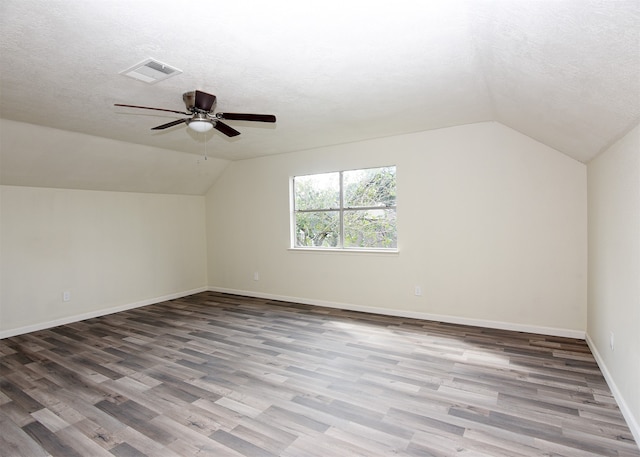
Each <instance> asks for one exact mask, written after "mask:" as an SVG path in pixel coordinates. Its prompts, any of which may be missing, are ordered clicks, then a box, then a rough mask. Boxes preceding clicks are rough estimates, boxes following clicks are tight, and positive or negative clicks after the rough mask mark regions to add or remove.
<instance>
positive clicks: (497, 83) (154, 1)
mask: <svg viewBox="0 0 640 457" xmlns="http://www.w3.org/2000/svg"><path fill="white" fill-rule="evenodd" d="M0 34H1V35H0V39H1V41H0V45H1V53H0V82H1V86H0V110H1V111H0V116H1V117H2V118H4V119H9V120H14V121H20V122H26V123H31V124H37V125H41V126H46V127H53V128H56V129H62V130H67V131H72V132H80V133H85V134H88V135H92V136H96V137H104V138H110V139H115V140H119V141H123V142H126V143H136V144H139V145H146V146H152V147H155V148H163V149H165V150H167V151H166V152H165V153H163V155H161V157H158V158H157V159H156V160H155V161H154V166H155V167H159V168H163V167H165V168H166V171H167V172H169V173H170V170H171V167H175V162H176V157H178V156H187V157H192V156H193V155H201V154H202V152H203V149H204V146H205V141H204V140H205V139H206V147H207V151H208V154H209V155H210V156H211V157H215V158H219V159H226V160H238V159H247V158H252V157H258V156H262V155H268V154H276V153H282V152H289V151H296V150H303V149H310V148H316V147H321V146H326V145H331V144H338V143H346V142H353V141H360V140H365V139H371V138H378V137H385V136H391V135H398V134H403V133H410V132H416V131H423V130H430V129H437V128H442V127H448V126H454V125H461V124H467V123H474V122H481V121H489V120H493V121H498V122H501V123H503V124H505V125H507V126H509V127H511V128H513V129H515V130H518V131H520V132H522V133H524V134H526V135H528V136H530V137H533V138H534V139H536V140H538V141H540V142H542V143H545V144H547V145H548V146H551V147H553V148H555V149H557V150H558V151H560V152H562V153H565V154H567V155H568V156H570V157H573V158H575V159H576V160H579V161H582V162H587V161H589V160H590V159H591V158H593V157H594V156H596V155H597V154H598V153H599V152H600V151H602V150H603V149H605V148H607V147H608V146H610V145H611V144H612V143H613V142H615V141H616V140H617V139H618V138H620V137H621V136H623V135H624V134H625V133H626V132H627V131H629V130H630V129H631V128H632V127H633V126H635V125H637V124H638V122H640V2H639V1H637V0H631V1H625V0H592V1H590V0H556V1H546V0H467V1H464V0H447V1H404V0H398V1H394V2H390V1H388V0H386V1H377V0H369V1H364V0H363V1H344V0H343V1H334V0H325V1H322V2H319V1H317V2H304V1H301V2H295V1H290V0H270V1H264V0H245V1H230V2H216V1H201V0H200V1H196V0H181V1H161V0H149V1H147V0H136V1H131V0H102V1H86V0H3V1H2V2H0ZM148 57H152V58H155V59H157V60H159V61H162V62H164V63H167V64H169V65H172V66H175V67H177V68H179V69H180V70H182V73H181V74H179V75H178V76H175V77H172V78H170V79H166V80H164V81H160V82H158V83H156V84H152V85H150V84H146V83H144V82H140V81H137V80H134V79H132V78H129V77H126V76H123V75H121V74H120V72H121V71H123V70H125V69H127V68H129V67H131V66H132V65H134V64H136V63H138V62H140V61H142V60H144V59H146V58H148ZM194 89H199V90H202V91H205V92H209V93H212V94H215V95H217V97H218V110H219V111H231V112H256V113H272V114H276V115H277V117H278V122H277V123H276V124H275V125H271V124H258V123H250V122H244V121H229V122H228V124H230V125H232V126H233V127H234V128H236V129H237V130H239V131H240V132H241V133H242V134H241V135H240V136H238V137H235V138H231V139H230V138H227V137H225V136H224V135H221V134H220V133H219V132H217V131H215V130H214V131H211V132H209V133H207V134H206V135H203V134H196V133H194V132H191V131H190V130H189V129H187V128H186V127H185V126H184V125H181V126H177V127H174V128H170V129H167V130H162V131H152V130H150V128H151V127H154V126H156V125H158V124H163V123H165V122H169V121H171V120H173V119H178V118H180V117H181V116H180V115H175V114H172V113H167V112H156V111H146V110H133V109H127V108H117V107H114V104H115V103H125V104H133V105H144V106H153V107H160V108H167V109H173V110H184V104H183V102H182V93H183V92H186V91H190V90H194ZM0 141H2V140H1V139H0ZM0 145H1V144H0ZM14 149H15V148H8V147H6V145H4V146H2V148H1V153H2V160H3V163H4V164H9V165H11V167H13V166H16V167H18V166H20V165H19V164H20V163H22V162H20V161H19V160H12V155H14V154H21V153H24V151H16V150H14ZM67 149H68V148H67ZM65 154H73V151H62V150H61V151H57V153H56V154H55V155H53V156H47V159H46V160H47V161H49V162H50V163H49V165H53V163H52V162H51V161H53V162H55V161H56V160H61V161H65V160H67V161H68V162H69V163H72V162H73V161H72V160H70V157H72V156H69V157H66V158H65V156H64V155H65ZM165 156H166V157H165ZM141 157H143V159H141V160H140V161H139V162H133V164H134V166H140V167H144V166H145V161H146V160H148V155H147V154H146V153H145V154H142V155H141ZM96 160H100V161H101V167H104V168H105V169H109V167H113V172H114V173H118V172H119V170H120V171H121V170H122V165H123V164H122V158H121V156H120V155H118V153H114V154H113V156H112V157H111V156H109V155H108V154H104V155H101V156H100V157H99V158H96ZM119 161H120V162H119ZM43 165H44V167H45V168H46V166H47V162H45V163H44V164H43ZM7 166H8V165H7ZM7 166H5V167H4V168H5V170H3V173H2V178H3V181H4V182H5V183H9V184H15V183H16V182H14V181H15V180H16V178H15V176H17V175H19V174H20V173H26V172H25V171H24V170H15V169H12V168H11V167H9V168H11V169H7ZM128 166H129V165H127V167H128ZM30 173H37V171H31V172H30ZM27 174H28V173H27ZM18 181H19V180H18ZM18 184H19V182H18ZM198 192H199V191H198Z"/></svg>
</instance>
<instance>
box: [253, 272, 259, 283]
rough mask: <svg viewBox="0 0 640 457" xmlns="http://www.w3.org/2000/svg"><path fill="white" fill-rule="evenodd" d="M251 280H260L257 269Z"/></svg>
mask: <svg viewBox="0 0 640 457" xmlns="http://www.w3.org/2000/svg"><path fill="white" fill-rule="evenodd" d="M253 280H254V281H260V273H258V272H257V271H256V272H255V273H253Z"/></svg>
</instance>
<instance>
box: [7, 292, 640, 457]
mask: <svg viewBox="0 0 640 457" xmlns="http://www.w3.org/2000/svg"><path fill="white" fill-rule="evenodd" d="M0 369H1V372H0V388H1V391H0V429H1V432H2V433H1V434H0V455H2V456H19V455H20V456H30V457H31V456H34V457H35V456H49V455H52V456H65V457H67V456H103V455H109V456H114V455H115V456H122V457H124V456H144V455H146V456H235V457H238V456H245V457H246V456H287V457H299V456H310V457H327V456H338V457H346V456H414V457H418V456H451V455H460V456H503V457H518V456H624V457H630V456H640V450H639V449H638V446H637V445H636V443H635V442H634V441H633V437H632V435H631V433H630V431H629V428H628V427H627V425H626V424H625V421H624V419H623V417H622V415H621V413H620V411H619V409H618V407H617V405H616V403H615V401H614V399H613V397H612V395H611V392H610V391H609V388H608V387H607V385H606V383H605V380H604V378H603V376H602V374H601V372H600V371H599V369H598V366H597V365H596V363H595V361H594V358H593V356H592V355H591V353H590V352H589V349H588V347H587V345H586V344H585V342H584V341H581V340H574V339H568V338H556V337H545V336H540V335H533V334H526V333H517V332H508V331H500V330H489V329H482V328H475V327H466V326H460V325H451V324H443V323H436V322H428V321H421V320H414V319H405V318H397V317H388V316H379V315H371V314H364V313H356V312H350V311H342V310H334V309H326V308H320V307H313V306H306V305H299V304H293V303H283V302H276V301H271V300H266V299H265V300H263V299H255V298H247V297H238V296H233V295H225V294H219V293H214V292H205V293H201V294H196V295H192V296H190V297H186V298H183V299H179V300H173V301H169V302H165V303H160V304H157V305H151V306H146V307H143V308H138V309H134V310H130V311H125V312H120V313H117V314H112V315H109V316H104V317H100V318H95V319H90V320H86V321H83V322H78V323H73V324H69V325H63V326H60V327H56V328H51V329H47V330H42V331H38V332H33V333H29V334H25V335H20V336H16V337H12V338H7V339H4V340H2V341H0Z"/></svg>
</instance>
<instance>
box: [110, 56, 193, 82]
mask: <svg viewBox="0 0 640 457" xmlns="http://www.w3.org/2000/svg"><path fill="white" fill-rule="evenodd" d="M180 73H182V70H178V69H177V68H175V67H172V66H171V65H167V64H166V63H162V62H158V61H157V60H155V59H146V60H143V61H142V62H140V63H137V64H135V65H134V66H133V67H131V68H127V69H126V70H124V71H121V72H120V74H121V75H125V76H129V77H130V78H134V79H137V80H138V81H143V82H145V83H147V84H155V83H157V82H158V81H162V80H163V79H167V78H170V77H172V76H176V75H179V74H180Z"/></svg>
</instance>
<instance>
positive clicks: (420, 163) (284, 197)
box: [207, 122, 587, 337]
mask: <svg viewBox="0 0 640 457" xmlns="http://www.w3.org/2000/svg"><path fill="white" fill-rule="evenodd" d="M392 164H395V165H397V177H398V189H397V192H398V230H399V239H398V240H399V241H398V244H399V250H400V252H399V254H397V255H389V254H386V255H385V254H362V253H317V252H293V251H291V250H288V248H289V211H290V208H289V178H290V177H291V176H294V175H300V174H308V173H320V172H327V171H335V170H340V169H350V168H360V167H372V166H381V165H392ZM586 205H587V203H586V166H585V165H584V164H581V163H579V162H577V161H575V160H573V159H570V158H568V157H567V156H565V155H563V154H561V153H559V152H558V151H556V150H554V149H551V148H549V147H547V146H544V145H542V144H540V143H538V142H536V141H534V140H532V139H531V138H529V137H526V136H524V135H521V134H519V133H518V132H515V131H513V130H511V129H509V128H507V127H505V126H503V125H501V124H498V123H491V122H489V123H480V124H472V125H466V126H460V127H452V128H448V129H441V130H436V131H429V132H422V133H416V134H410V135H403V136H396V137H389V138H382V139H378V140H371V141H365V142H359V143H351V144H344V145H338V146H334V147H326V148H321V149H316V150H310V151H302V152H296V153H291V154H282V155H278V156H270V157H264V158H259V159H252V160H246V161H238V162H233V163H232V164H230V165H229V166H228V167H227V169H226V170H225V172H224V173H223V174H222V176H221V177H220V178H219V179H218V181H217V182H216V183H215V184H214V186H213V187H212V188H211V189H210V191H209V193H208V194H207V234H208V241H209V253H208V271H209V286H210V287H211V288H212V289H215V290H225V291H230V292H240V293H248V294H252V295H259V296H268V297H275V298H284V299H286V298H289V299H295V300H299V301H302V302H307V303H319V304H325V305H330V306H343V307H348V308H352V309H366V310H370V311H376V310H379V311H381V312H389V313H393V314H400V315H413V316H423V317H436V318H438V317H439V318H442V319H443V320H451V321H457V322H468V323H478V324H482V325H488V326H495V327H501V326H502V327H506V328H514V329H521V330H533V331H538V332H541V333H551V334H564V335H569V336H577V337H582V336H584V331H585V329H586V290H587V284H586V273H587V272H586V268H587V267H586V256H587V232H586V224H587V213H586ZM255 271H257V272H259V273H260V280H259V281H254V280H253V273H254V272H255ZM415 285H420V286H421V287H422V290H423V295H422V296H421V297H416V296H414V286H415Z"/></svg>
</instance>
